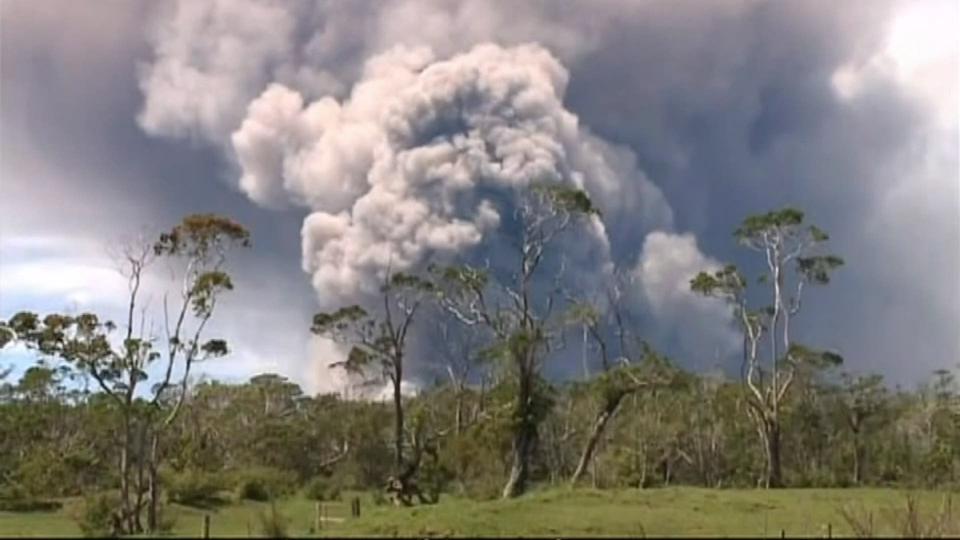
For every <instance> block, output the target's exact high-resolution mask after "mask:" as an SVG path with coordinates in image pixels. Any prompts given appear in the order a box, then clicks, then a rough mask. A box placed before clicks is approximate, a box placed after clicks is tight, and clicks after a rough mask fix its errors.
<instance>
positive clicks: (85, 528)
mask: <svg viewBox="0 0 960 540" xmlns="http://www.w3.org/2000/svg"><path fill="white" fill-rule="evenodd" d="M119 504H120V501H119V499H118V498H117V496H116V495H113V494H108V493H97V494H93V495H88V496H86V497H84V498H83V501H81V502H80V504H79V505H78V506H77V507H76V508H74V511H73V512H72V516H71V517H72V518H73V520H74V521H76V523H77V525H78V526H79V527H80V531H81V532H83V535H84V536H86V537H111V538H112V537H115V536H116V535H117V530H116V527H115V526H114V525H115V523H114V511H115V510H116V509H117V507H118V506H119Z"/></svg>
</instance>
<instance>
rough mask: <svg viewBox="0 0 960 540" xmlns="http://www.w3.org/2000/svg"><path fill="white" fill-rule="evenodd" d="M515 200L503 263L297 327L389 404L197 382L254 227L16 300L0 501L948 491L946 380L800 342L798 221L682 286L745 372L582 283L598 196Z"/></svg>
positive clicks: (951, 475) (791, 217)
mask: <svg viewBox="0 0 960 540" xmlns="http://www.w3.org/2000/svg"><path fill="white" fill-rule="evenodd" d="M512 215H513V216H514V223H513V224H512V227H513V228H514V229H515V230H516V234H515V236H516V242H515V243H514V247H515V253H514V254H513V256H510V257H505V258H504V261H505V262H503V263H502V264H501V265H500V266H499V267H491V266H490V265H489V264H477V263H476V261H470V260H462V261H448V264H445V265H439V264H431V265H428V266H426V267H425V268H423V269H421V270H420V271H418V272H416V273H413V272H411V273H403V272H392V271H390V269H389V268H387V270H386V272H384V274H383V276H382V283H381V285H380V287H379V292H377V293H375V294H374V295H373V297H372V300H369V301H367V302H365V303H364V304H363V305H359V304H358V305H345V306H342V307H340V308H339V309H335V310H333V311H329V312H323V313H317V314H316V315H315V316H314V317H313V319H312V321H304V325H305V326H309V327H310V329H311V330H312V332H313V333H315V334H317V335H318V336H322V337H325V338H328V339H331V340H333V341H335V342H337V343H339V344H341V345H342V346H343V348H344V350H346V351H349V352H348V353H347V354H346V356H345V358H343V359H341V360H338V361H337V362H335V363H333V364H332V367H333V368H335V369H343V370H345V371H346V372H347V373H348V374H349V376H350V378H351V380H353V381H356V382H359V383H361V384H362V385H364V386H366V387H368V388H384V389H385V390H386V392H385V393H384V394H385V395H386V399H385V400H382V401H381V400H372V399H346V398H345V397H344V396H342V395H336V394H331V395H318V396H307V395H304V393H303V391H302V389H301V388H299V387H298V386H297V385H296V384H294V383H293V382H291V381H289V380H287V379H285V378H284V377H282V376H280V375H277V374H263V375H259V376H256V377H254V378H252V379H251V380H250V381H248V382H246V383H244V384H224V383H220V382H216V381H210V380H203V381H198V380H196V378H195V377H193V374H194V373H195V366H196V364H197V363H199V362H203V361H208V360H215V359H217V358H220V357H223V356H225V355H227V354H229V344H228V343H227V342H226V341H224V340H222V339H219V338H210V337H208V336H207V333H208V331H207V323H208V321H210V320H211V318H212V317H213V315H214V313H215V312H216V311H217V309H216V307H217V303H218V300H219V299H220V298H221V297H222V296H223V295H226V294H229V292H230V291H231V290H232V289H233V287H234V284H233V281H232V279H231V276H230V274H229V272H228V265H227V261H228V259H229V258H230V257H231V256H232V254H233V253H234V252H235V251H236V250H240V249H246V248H249V247H250V246H251V243H250V233H249V231H247V230H246V229H245V228H244V227H243V226H242V225H240V224H238V223H236V222H234V221H232V220H230V219H229V218H226V217H222V216H216V215H210V214H204V215H192V216H188V217H186V218H185V219H184V220H183V221H182V222H181V223H179V224H178V225H176V226H175V227H173V228H172V229H171V230H169V231H168V232H165V233H163V234H161V235H159V236H158V237H157V238H156V239H151V240H148V241H143V242H140V243H139V244H130V245H126V246H123V247H122V249H120V250H119V254H120V256H119V262H120V263H121V266H122V268H123V275H124V276H125V277H126V278H127V280H128V283H129V296H128V298H126V299H125V300H124V305H126V306H128V309H127V311H126V313H125V315H126V316H125V318H124V320H122V321H119V322H113V321H110V320H107V319H105V318H102V317H100V316H98V315H97V314H94V313H82V314H56V313H53V314H45V315H40V314H35V313H31V312H20V313H16V314H13V315H12V316H10V318H9V319H7V320H5V321H0V346H4V345H8V346H9V345H12V344H19V345H20V346H22V347H26V348H27V349H29V350H32V351H34V352H35V353H36V356H37V358H38V363H37V365H35V366H33V367H30V368H29V369H27V370H26V371H25V372H24V373H23V375H22V377H21V378H20V379H19V380H18V381H8V382H4V383H3V385H2V387H0V502H3V501H7V503H5V504H11V503H10V501H34V500H41V499H47V498H56V497H64V496H73V495H81V494H84V495H90V494H93V493H108V494H110V495H109V497H107V496H106V495H105V496H104V497H102V498H100V499H98V500H97V501H95V502H94V503H91V504H92V505H93V508H94V510H97V509H99V510H98V511H100V514H102V517H103V518H104V519H105V520H107V521H108V522H109V523H110V530H111V531H112V532H114V533H117V534H132V533H139V532H142V531H150V532H155V531H158V530H160V529H161V528H162V527H161V525H162V514H163V506H164V505H165V504H167V503H169V502H182V503H188V504H196V503H202V502H203V501H206V500H212V499H214V498H216V497H219V496H222V494H223V493H224V492H226V491H231V492H232V493H234V495H235V496H236V497H240V498H253V499H268V498H271V497H276V496H281V495H284V494H289V493H292V492H294V491H297V490H300V489H303V490H305V491H306V493H307V494H308V495H310V496H312V497H316V498H330V497H335V496H336V495H337V493H339V491H341V490H345V489H350V490H371V491H374V492H376V493H378V494H380V495H381V496H382V498H384V499H385V500H386V499H389V500H392V502H393V503H395V504H403V505H409V504H429V503H432V502H435V501H436V500H437V498H438V497H440V496H442V494H443V493H459V494H464V495H467V496H471V497H482V498H488V497H496V496H501V497H515V496H518V495H521V494H523V493H524V492H525V491H527V490H529V489H530V487H531V486H535V485H544V484H546V485H557V484H566V485H573V486H577V485H584V484H587V485H590V484H592V485H594V486H596V487H600V488H604V487H625V486H630V487H636V488H648V487H656V486H664V485H671V484H689V485H700V486H708V487H716V488H722V487H735V486H737V487H742V486H762V487H768V488H775V487H781V486H798V487H799V486H849V485H900V486H921V485H922V486H944V485H956V483H957V480H958V475H960V395H958V389H957V381H956V380H955V379H954V376H953V374H952V373H951V372H949V371H946V370H943V371H938V372H935V373H934V374H931V377H930V380H929V381H928V382H927V383H926V384H924V385H921V386H920V387H919V388H917V389H903V388H890V387H889V386H888V385H886V384H885V383H884V381H883V379H882V377H880V376H879V375H856V374H848V373H846V372H845V371H844V366H843V358H842V355H841V353H840V352H838V351H831V350H826V349H820V348H818V347H816V346H814V345H812V344H801V343H799V342H797V341H796V340H795V339H794V337H793V334H791V332H793V333H796V328H797V325H798V320H800V319H798V318H799V316H800V315H801V307H802V306H804V305H805V304H804V303H803V302H802V301H801V300H802V298H803V295H804V293H805V291H806V290H807V289H809V288H810V287H814V286H824V285H828V284H829V283H830V281H831V275H832V273H833V272H834V271H836V270H838V269H841V268H842V266H843V260H842V259H841V258H840V257H838V256H836V255H833V254H831V253H829V252H826V251H825V246H826V245H827V243H828V241H829V236H828V234H827V233H826V232H825V231H823V230H821V229H819V228H818V227H816V226H813V225H809V224H806V223H805V216H804V214H803V212H801V211H799V210H796V209H792V208H784V209H780V210H775V211H771V212H767V213H764V214H758V215H755V216H749V217H747V218H746V219H744V220H743V222H742V224H741V226H740V227H739V228H737V229H736V231H735V232H734V238H735V241H736V242H737V243H738V244H739V245H741V246H743V247H744V248H746V250H747V251H748V252H751V253H753V259H751V260H750V261H749V262H748V263H747V264H745V266H744V268H751V269H754V272H755V273H757V274H758V275H756V276H751V277H750V278H749V279H748V275H747V273H746V272H743V271H741V270H740V268H739V267H737V266H735V265H733V264H728V265H726V266H722V267H718V268H705V269H703V271H702V272H699V273H698V274H696V275H695V276H694V277H693V278H692V279H691V280H690V283H689V286H690V290H691V292H692V293H694V294H698V295H702V296H705V297H710V298H713V299H714V301H716V302H722V303H724V304H726V305H727V306H728V307H729V309H730V315H731V318H730V322H723V321H719V322H718V324H720V323H723V324H732V325H734V326H735V328H737V329H738V331H739V333H740V335H741V337H742V344H743V349H742V358H741V365H740V374H739V377H736V378H730V377H728V376H724V375H722V374H710V373H694V372H690V371H686V370H683V369H681V368H680V367H679V365H678V362H674V361H672V360H671V359H669V358H667V357H665V356H664V355H662V354H660V353H658V351H657V348H656V344H652V343H650V342H649V341H648V340H646V339H644V329H643V328H642V325H641V324H639V323H638V322H637V319H636V318H635V317H634V314H633V313H632V311H631V302H630V301H629V295H628V294H627V293H626V292H625V291H627V290H628V289H629V283H626V282H624V281H623V280H624V277H623V276H619V275H617V274H616V273H610V274H609V275H606V277H602V279H603V280H604V282H603V283H592V284H589V286H584V284H583V283H579V284H578V283H575V282H568V279H567V278H569V277H570V276H569V274H567V273H565V264H564V259H563V257H562V252H563V245H564V244H563V242H564V241H569V240H570V238H571V237H572V238H573V240H574V241H576V240H577V238H576V235H578V234H579V235H583V234H588V231H589V229H590V228H591V227H594V226H598V225H599V224H600V223H601V222H602V214H601V213H600V212H599V211H598V209H597V208H595V207H594V206H593V204H592V202H591V200H590V199H589V198H588V197H587V195H586V194H585V193H584V192H583V191H581V190H578V189H573V188H567V187H560V186H553V185H534V186H532V187H531V188H529V189H527V190H526V191H525V192H523V193H522V194H521V196H519V197H518V199H517V202H516V203H515V208H513V209H512ZM158 261H163V262H164V263H165V265H166V266H167V267H168V268H170V269H172V270H171V272H168V273H169V274H170V275H171V277H172V278H173V279H174V282H173V284H172V286H171V288H170V289H169V290H168V291H167V292H166V293H165V294H163V296H162V302H154V303H152V304H151V303H149V302H146V301H145V300H144V292H143V291H141V288H142V284H143V282H144V279H145V276H146V275H148V272H149V270H150V268H151V266H152V265H153V264H155V263H157V262H158ZM758 268H759V269H760V270H759V271H756V269H758ZM588 290H589V291H590V292H589V293H588V292H587V291H588ZM158 304H159V306H160V307H162V309H160V311H159V313H153V312H151V309H153V310H157V306H158ZM218 316H219V314H218ZM157 321H159V322H158V323H157ZM154 323H156V324H154ZM158 329H159V330H158ZM418 339H420V340H421V341H420V342H417V340H418ZM573 347H576V348H577V350H578V351H579V352H580V354H581V355H582V358H583V360H584V365H583V367H584V373H583V374H582V375H581V376H578V377H575V378H574V379H571V380H554V379H550V378H548V377H547V376H546V372H547V370H546V368H545V366H546V365H547V364H548V363H549V362H551V361H553V360H555V359H556V358H557V357H558V356H559V355H562V354H565V353H569V351H570V350H571V348H573ZM414 351H416V354H418V355H420V356H421V357H422V356H423V355H425V354H429V355H430V356H431V357H430V358H429V362H427V364H429V365H430V366H432V367H434V368H435V369H434V372H435V373H437V374H440V375H437V376H434V377H433V378H432V379H431V378H425V377H424V376H423V373H422V372H420V373H417V375H418V378H419V379H420V382H421V385H420V388H419V391H418V392H417V393H416V395H407V394H405V393H404V392H403V383H404V382H405V381H410V380H411V374H413V370H412V368H413V367H415V365H411V363H410V359H409V358H410V356H411V355H412V354H414ZM588 357H589V360H590V361H589V362H587V359H588ZM567 358H568V359H569V358H570V355H569V354H567ZM420 360H421V364H420V368H421V370H422V367H423V358H420ZM319 368H320V366H318V369H319ZM151 373H152V374H153V375H152V376H151V375H150V374H151ZM7 375H8V376H7V377H5V378H9V373H8V374H7Z"/></svg>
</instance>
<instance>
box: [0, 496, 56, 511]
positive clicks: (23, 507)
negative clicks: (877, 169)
mask: <svg viewBox="0 0 960 540" xmlns="http://www.w3.org/2000/svg"><path fill="white" fill-rule="evenodd" d="M62 507H63V503H61V502H59V501H47V500H43V499H34V498H26V499H0V511H2V512H54V511H56V510H59V509H60V508H62Z"/></svg>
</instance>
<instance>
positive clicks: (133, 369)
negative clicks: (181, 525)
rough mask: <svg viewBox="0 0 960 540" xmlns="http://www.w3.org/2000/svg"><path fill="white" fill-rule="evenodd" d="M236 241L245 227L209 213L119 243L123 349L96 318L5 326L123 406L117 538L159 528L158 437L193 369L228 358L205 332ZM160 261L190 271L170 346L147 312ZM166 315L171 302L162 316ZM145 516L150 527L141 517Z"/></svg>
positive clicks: (19, 318) (31, 318)
mask: <svg viewBox="0 0 960 540" xmlns="http://www.w3.org/2000/svg"><path fill="white" fill-rule="evenodd" d="M235 244H240V245H244V246H246V245H248V244H249V234H248V233H247V231H246V229H244V228H243V227H242V226H241V225H239V224H236V223H234V222H233V221H230V220H229V219H227V218H223V217H220V216H215V215H209V214H206V215H191V216H187V217H186V218H184V220H183V221H182V222H181V223H180V224H178V225H177V226H176V227H174V228H173V229H172V230H171V231H170V232H169V233H164V234H162V235H160V238H159V240H158V241H157V242H155V243H150V242H136V243H129V244H127V245H125V246H122V247H121V249H120V250H119V254H120V257H119V263H120V267H121V272H122V274H123V275H124V277H126V279H127V285H128V295H127V302H126V305H127V310H126V317H125V321H124V325H123V326H122V327H121V328H120V331H121V332H122V334H121V338H120V340H119V341H120V342H119V344H115V341H116V340H113V341H112V340H111V336H112V334H113V332H114V331H115V330H117V326H116V325H115V324H114V323H113V322H111V321H102V320H101V319H100V318H99V317H98V316H97V315H95V314H93V313H83V314H80V315H77V316H70V315H60V314H51V315H47V316H46V317H44V318H43V319H42V320H41V319H40V317H38V316H37V315H36V314H34V313H29V312H21V313H18V314H16V315H14V316H13V318H11V320H10V322H9V324H8V328H9V329H10V331H11V333H12V335H13V338H14V339H16V340H17V341H19V342H21V343H24V344H25V345H26V346H28V347H30V348H33V349H35V350H37V351H38V352H40V353H41V354H44V355H49V356H54V357H58V358H62V359H64V360H66V361H67V362H69V363H71V364H73V365H74V366H75V367H76V368H77V369H78V370H79V371H81V372H82V373H84V374H85V375H87V376H89V377H91V378H92V379H93V380H94V381H96V383H97V385H98V387H99V388H100V390H101V391H102V392H103V393H104V394H105V395H107V396H109V399H110V400H111V402H112V403H113V404H114V405H116V407H117V410H118V411H119V415H120V429H119V432H120V441H119V443H118V446H119V455H120V457H119V463H118V464H117V467H118V473H119V479H120V508H119V509H117V511H116V513H115V515H114V517H113V522H114V532H115V533H117V534H138V533H141V532H143V531H144V530H147V531H150V532H155V531H156V530H157V526H158V522H157V506H158V504H159V484H158V478H157V470H158V466H159V462H160V459H161V456H160V454H159V439H160V436H161V433H162V431H163V430H164V429H165V428H166V427H168V426H169V425H170V424H171V423H172V422H173V420H174V419H175V418H176V416H177V414H178V412H179V410H180V408H181V406H182V404H183V399H184V396H186V394H187V392H186V385H187V381H188V377H189V375H190V368H191V366H192V365H193V364H194V363H195V362H199V361H202V360H206V359H208V358H213V357H217V356H222V355H224V354H226V352H227V344H226V342H225V341H224V340H222V339H210V340H207V341H203V340H202V335H203V330H204V328H205V326H206V324H207V321H208V320H209V319H210V317H211V316H212V315H213V310H214V307H215V305H216V301H217V298H218V297H219V295H220V294H221V293H223V292H224V291H227V290H230V289H232V288H233V284H232V281H231V280H230V276H229V275H228V274H227V273H226V272H224V271H223V268H222V267H223V264H224V262H225V253H226V250H227V248H228V247H230V246H231V245H235ZM157 257H167V258H183V259H185V261H186V271H185V272H184V273H183V274H181V275H180V284H181V296H180V299H179V301H180V304H179V309H178V310H177V313H178V315H177V317H176V322H175V323H174V324H173V325H172V326H171V325H170V324H169V321H168V325H167V334H166V340H165V341H162V342H161V343H160V346H159V347H158V346H157V341H158V338H157V337H156V336H155V335H153V334H152V332H151V331H150V330H149V329H148V328H147V324H146V321H147V319H148V317H147V311H148V309H147V306H144V305H143V301H142V297H141V293H142V289H143V286H144V279H145V276H146V272H147V269H148V267H149V266H150V265H151V263H153V262H154V261H155V260H156V258H157ZM166 308H167V302H166V301H165V302H164V314H165V315H166V314H167V309H166ZM161 358H165V359H166V367H165V370H164V377H163V379H162V380H161V382H160V383H159V384H157V385H155V386H154V387H153V388H152V389H151V390H150V391H149V392H148V395H149V396H150V397H149V398H148V399H147V400H146V403H143V402H142V401H141V400H140V395H139V394H138V388H139V386H140V383H142V382H144V381H146V380H147V371H146V370H147V368H148V367H149V366H150V365H152V364H154V363H155V362H157V361H159V360H160V359H161ZM178 363H179V364H180V365H182V366H183V372H182V375H181V376H180V377H181V378H180V379H179V380H178V381H177V382H174V381H173V378H172V374H173V371H174V367H175V365H177V364H178ZM174 386H176V388H178V389H179V392H178V394H177V395H178V396H179V397H177V398H175V399H174V400H173V403H172V406H169V405H171V404H170V403H168V402H167V400H165V398H166V397H168V392H167V391H168V390H170V389H171V388H172V387H174ZM144 405H145V406H144ZM148 447H149V449H148ZM144 509H146V510H147V524H146V528H144V524H143V520H142V514H143V511H144Z"/></svg>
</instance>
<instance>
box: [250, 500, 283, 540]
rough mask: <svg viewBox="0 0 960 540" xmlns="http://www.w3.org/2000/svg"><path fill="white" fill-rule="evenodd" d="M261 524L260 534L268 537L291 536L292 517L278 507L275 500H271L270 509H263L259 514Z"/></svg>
mask: <svg viewBox="0 0 960 540" xmlns="http://www.w3.org/2000/svg"><path fill="white" fill-rule="evenodd" d="M257 518H258V521H259V524H260V534H262V535H263V536H266V537H267V538H287V537H288V536H289V533H288V531H289V528H290V519H289V518H287V516H285V515H284V514H283V512H281V511H280V510H279V509H278V508H277V503H276V502H275V501H271V502H270V509H269V511H262V512H260V513H259V514H258V515H257Z"/></svg>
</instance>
